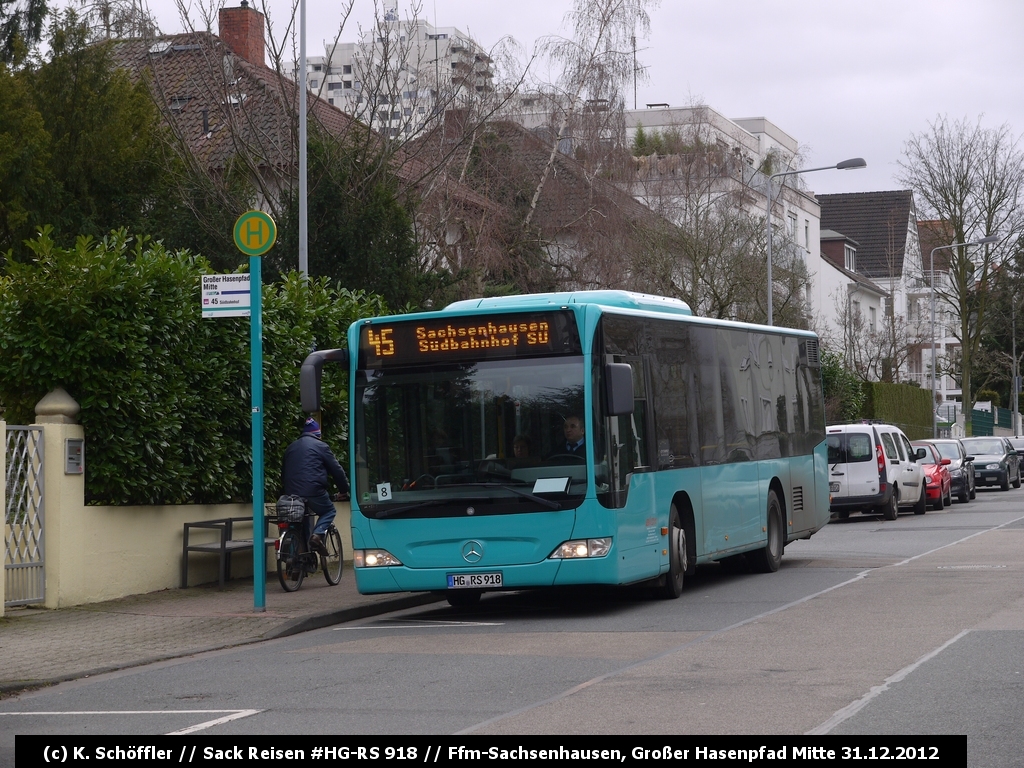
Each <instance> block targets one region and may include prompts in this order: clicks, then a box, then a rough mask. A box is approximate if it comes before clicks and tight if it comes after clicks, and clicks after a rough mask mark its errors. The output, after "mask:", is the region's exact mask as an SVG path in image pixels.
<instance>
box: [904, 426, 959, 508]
mask: <svg viewBox="0 0 1024 768" xmlns="http://www.w3.org/2000/svg"><path fill="white" fill-rule="evenodd" d="M911 445H913V446H914V447H915V448H924V449H925V455H924V456H923V457H922V458H920V459H918V460H917V463H918V464H920V465H921V468H922V470H923V472H924V483H925V486H924V488H925V495H926V496H927V497H928V503H929V504H931V505H932V509H942V508H943V507H945V506H946V505H947V504H952V503H953V481H952V479H951V478H950V476H949V468H948V467H949V464H950V460H949V459H944V458H942V456H941V455H939V450H938V449H937V448H936V447H935V446H934V445H932V444H931V443H930V442H928V441H927V440H915V441H914V442H913V443H911Z"/></svg>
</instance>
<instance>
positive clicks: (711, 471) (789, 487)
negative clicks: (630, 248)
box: [302, 291, 829, 604]
mask: <svg viewBox="0 0 1024 768" xmlns="http://www.w3.org/2000/svg"><path fill="white" fill-rule="evenodd" d="M348 343H349V350H350V352H349V351H346V350H329V351H323V352H314V353H313V354H311V355H310V356H309V358H307V360H306V361H305V363H304V364H303V372H302V390H303V408H304V409H305V410H306V411H314V410H318V409H319V382H320V374H321V369H322V366H323V364H324V362H325V361H328V360H335V361H339V362H344V363H347V364H348V366H349V374H350V376H349V380H350V384H349V393H350V399H349V415H350V436H349V439H350V448H351V456H350V467H351V475H352V477H351V479H352V543H353V549H354V553H353V557H354V565H355V577H356V584H357V586H358V588H359V591H360V592H362V593H378V592H407V591H410V592H411V591H444V592H445V593H446V594H447V596H448V599H449V602H451V603H452V604H468V603H472V602H475V601H476V600H478V599H479V597H480V595H481V594H482V593H483V592H486V591H493V590H517V589H526V588H538V587H550V586H559V585H570V584H635V583H641V582H650V583H651V584H652V585H654V586H656V587H657V588H658V589H659V590H660V591H661V593H662V594H663V595H664V596H666V597H669V598H674V597H678V596H679V594H680V592H681V591H682V588H683V579H684V576H685V575H686V574H692V573H693V571H694V568H695V567H696V566H698V565H700V564H702V563H709V562H712V561H719V560H724V559H726V558H734V559H738V558H741V557H742V558H745V559H746V560H747V561H748V563H749V564H750V567H751V568H753V569H754V570H755V571H760V572H772V571H775V570H777V569H778V567H779V563H780V560H781V558H782V552H783V548H784V547H785V544H786V543H787V542H790V541H793V540H795V539H803V538H808V537H810V536H811V535H812V534H813V533H815V532H816V531H818V530H819V529H821V527H822V526H824V525H825V524H826V523H827V522H828V518H829V490H828V488H829V486H828V477H827V464H826V457H827V445H826V441H825V417H824V403H823V398H822V388H821V369H820V362H819V357H818V340H817V337H816V336H815V335H814V334H813V333H811V332H808V331H798V330H792V329H785V328H776V327H769V326H760V325H746V324H741V323H735V322H728V321H719V320H709V319H704V318H698V317H694V316H693V315H692V313H691V312H690V310H689V308H688V307H687V305H686V304H685V303H683V302H681V301H678V300H676V299H668V298H663V297H658V296H649V295H645V294H636V293H628V292H624V291H581V292H573V293H551V294H537V295H528V296H510V297H501V298H491V299H478V300H471V301H460V302H457V303H455V304H452V305H450V306H448V307H446V308H445V309H444V310H442V311H438V312H425V313H419V314H410V315H400V316H394V317H381V318H373V319H368V320H359V321H357V322H356V323H354V324H353V325H352V327H351V329H350V330H349V337H348ZM574 419H578V420H580V421H581V422H582V425H581V426H582V431H583V432H585V435H584V436H583V443H582V447H581V448H580V449H579V450H578V451H576V452H573V451H571V450H570V446H568V445H567V443H566V436H567V434H569V430H566V423H567V422H569V423H570V426H575V425H574V424H572V421H573V420H574ZM574 437H578V435H574Z"/></svg>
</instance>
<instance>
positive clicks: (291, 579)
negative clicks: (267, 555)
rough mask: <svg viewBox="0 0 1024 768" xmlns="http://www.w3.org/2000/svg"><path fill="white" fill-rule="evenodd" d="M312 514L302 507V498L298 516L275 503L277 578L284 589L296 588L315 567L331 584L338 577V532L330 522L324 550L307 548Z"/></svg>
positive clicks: (339, 549) (339, 568) (292, 590)
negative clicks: (320, 569)
mask: <svg viewBox="0 0 1024 768" xmlns="http://www.w3.org/2000/svg"><path fill="white" fill-rule="evenodd" d="M312 517H314V515H312V514H310V513H309V512H307V511H306V510H305V501H303V502H302V507H301V517H300V516H299V514H298V513H297V512H296V511H295V510H292V511H291V512H289V511H287V510H284V509H282V507H281V505H280V504H279V506H278V521H277V527H278V529H279V530H280V531H281V536H280V538H278V540H277V541H276V542H275V543H274V549H275V550H276V551H277V578H278V580H280V582H281V587H282V588H283V589H284V591H285V592H294V591H295V590H297V589H298V588H299V587H301V586H302V580H303V579H305V578H306V576H311V575H313V574H314V573H316V572H317V569H318V568H322V569H323V572H324V578H325V579H327V583H328V584H330V585H331V586H332V587H333V586H336V585H337V584H338V582H340V581H341V572H342V568H343V567H344V562H343V557H342V555H343V548H342V544H341V534H340V533H338V529H337V528H335V527H334V525H333V524H332V525H331V526H330V528H328V529H327V533H325V534H324V536H323V540H324V546H325V547H327V554H326V555H318V554H317V553H316V552H311V551H310V550H309V543H308V542H309V535H310V532H311V531H312V521H311V520H310V518H312Z"/></svg>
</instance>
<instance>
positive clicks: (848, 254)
mask: <svg viewBox="0 0 1024 768" xmlns="http://www.w3.org/2000/svg"><path fill="white" fill-rule="evenodd" d="M843 257H844V262H845V266H846V268H847V269H848V270H850V271H851V272H856V271H857V249H856V248H854V247H853V246H852V245H844V246H843Z"/></svg>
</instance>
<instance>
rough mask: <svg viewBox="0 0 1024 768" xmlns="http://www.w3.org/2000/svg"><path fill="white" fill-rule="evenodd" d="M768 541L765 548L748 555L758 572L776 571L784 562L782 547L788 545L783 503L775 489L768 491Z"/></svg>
mask: <svg viewBox="0 0 1024 768" xmlns="http://www.w3.org/2000/svg"><path fill="white" fill-rule="evenodd" d="M767 525H768V531H767V533H768V542H767V543H766V544H765V545H764V549H759V550H757V551H755V552H751V553H749V554H748V555H747V559H748V560H749V561H750V566H751V568H752V569H753V570H754V571H756V572H757V573H775V571H777V570H779V564H780V563H781V562H782V549H783V547H784V546H785V545H786V538H785V537H786V533H785V528H783V525H782V505H781V504H780V503H779V497H778V496H776V495H775V491H768V519H767Z"/></svg>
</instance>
